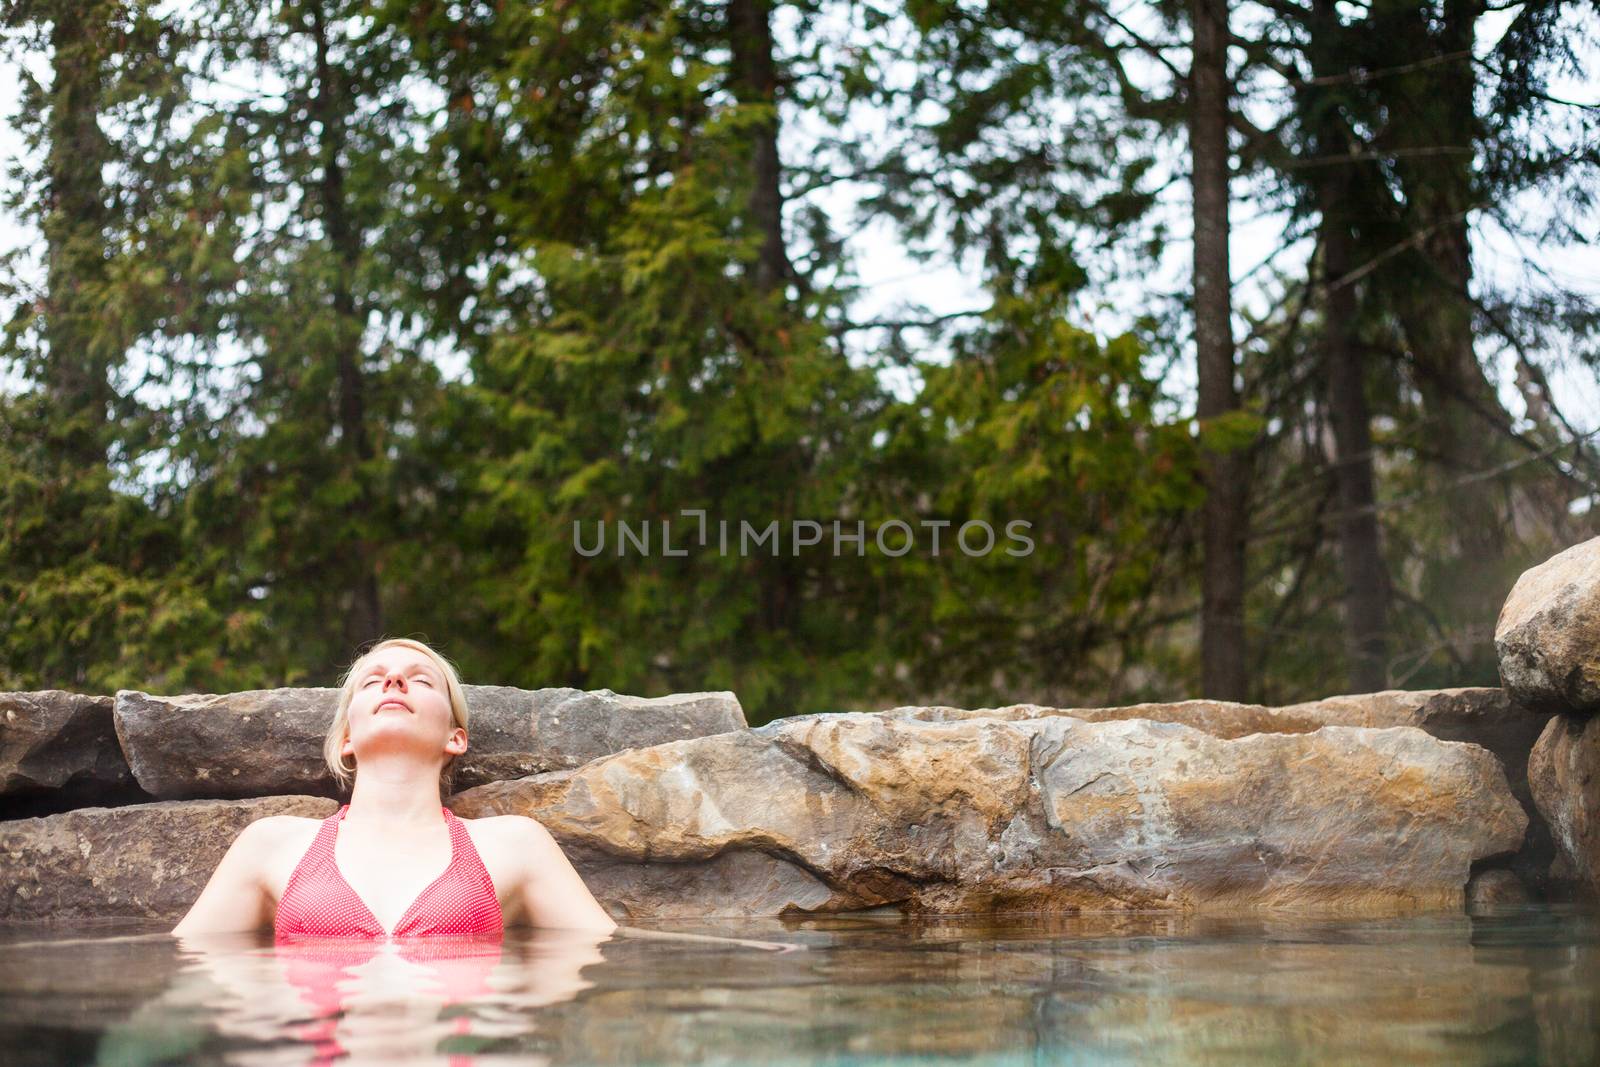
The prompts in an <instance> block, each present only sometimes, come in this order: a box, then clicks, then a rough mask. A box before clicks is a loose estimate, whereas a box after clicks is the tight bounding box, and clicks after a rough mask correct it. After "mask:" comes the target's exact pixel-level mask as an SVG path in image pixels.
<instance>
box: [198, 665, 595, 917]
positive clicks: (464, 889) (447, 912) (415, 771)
mask: <svg viewBox="0 0 1600 1067" xmlns="http://www.w3.org/2000/svg"><path fill="white" fill-rule="evenodd" d="M466 750H467V703H466V698H465V696H464V694H463V693H462V690H461V680H460V678H459V677H457V675H456V671H455V668H454V667H453V666H452V665H451V664H450V663H449V661H447V660H446V659H444V657H442V656H440V655H439V654H438V653H437V652H435V651H434V650H433V649H431V648H429V647H428V646H427V645H425V644H423V643H422V642H420V641H412V640H408V639H404V638H398V639H393V640H388V641H383V642H380V643H379V644H377V645H375V646H373V648H372V649H371V650H370V651H368V652H367V653H366V654H365V655H363V656H361V657H360V658H358V659H357V660H356V662H355V663H354V664H352V665H351V667H350V670H349V671H348V672H347V673H346V674H345V676H344V678H343V680H342V681H341V684H340V689H339V705H338V710H337V711H336V712H335V713H334V717H333V723H332V725H331V726H330V727H329V729H328V735H327V739H326V741H325V743H324V745H323V757H324V759H325V760H326V761H327V763H328V766H329V768H330V769H332V771H333V773H334V776H335V777H336V778H337V779H338V780H339V782H340V784H341V785H349V784H350V782H351V781H352V779H353V780H354V788H353V790H352V792H351V794H350V801H349V803H347V804H345V805H343V806H341V807H340V808H339V810H338V811H337V812H335V813H334V814H332V815H330V816H328V817H327V818H326V819H308V818H300V817H297V816H293V815H272V816H268V817H266V818H263V819H258V820H256V821H255V822H253V823H251V824H250V825H248V826H246V827H245V828H244V829H243V830H242V831H240V833H239V836H238V837H237V838H236V839H235V840H234V842H233V844H232V846H230V847H229V849H228V852H227V854H226V855H225V856H223V857H222V862H221V863H220V864H218V866H217V869H216V871H215V872H214V873H213V874H212V875H211V880H210V881H209V882H208V883H207V884H206V887H205V889H204V890H203V891H202V892H201V894H200V896H199V898H198V899H197V900H196V901H195V902H194V905H193V906H192V907H191V908H190V909H189V913H188V914H187V915H185V916H184V917H183V919H182V921H180V922H179V923H178V925H177V926H176V927H174V928H173V930H172V933H173V934H174V935H176V936H180V937H182V936H185V935H189V934H201V933H213V932H218V933H220V932H227V931H243V930H256V929H260V928H261V927H264V926H266V925H268V924H269V923H270V924H272V925H273V927H274V931H275V933H276V935H277V937H278V939H279V940H283V939H286V938H294V937H299V936H341V937H408V936H422V935H430V934H496V933H499V932H500V931H501V929H502V928H503V927H505V926H517V925H526V926H538V927H554V928H562V929H571V930H588V931H593V932H598V933H601V934H609V933H611V932H612V931H614V930H615V929H617V924H616V922H614V921H613V920H612V919H611V917H610V916H609V915H607V914H606V912H605V909H604V908H602V907H601V906H600V904H599V903H598V902H597V901H596V900H595V899H594V896H593V895H592V894H591V893H590V892H589V890H588V887H587V886H585V885H584V884H583V880H582V878H580V877H579V876H578V872H577V871H575V870H574V869H573V867H572V864H571V863H570V862H568V860H567V857H566V856H565V855H564V854H563V853H562V851H561V847H560V846H559V845H558V844H557V843H556V841H555V839H554V838H553V837H551V836H550V833H549V831H547V830H546V829H545V828H544V827H543V826H542V825H540V824H539V823H538V822H536V821H534V820H533V819H530V818H527V817H525V816H522V815H498V816H494V817H492V818H485V819H461V818H458V817H457V816H456V815H455V814H454V813H452V812H451V811H450V810H449V809H448V808H446V807H444V805H443V804H442V803H441V802H440V798H441V796H442V795H443V794H445V793H448V791H449V787H450V782H451V778H452V777H453V773H452V765H453V764H454V763H455V760H456V758H457V757H459V756H460V755H461V754H462V753H463V752H465V751H466ZM358 770H359V772H360V773H357V771H358Z"/></svg>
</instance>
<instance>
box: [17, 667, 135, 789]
mask: <svg viewBox="0 0 1600 1067" xmlns="http://www.w3.org/2000/svg"><path fill="white" fill-rule="evenodd" d="M149 799H150V797H149V796H148V795H147V794H145V793H144V791H143V790H141V789H140V788H139V786H138V783H137V782H135V781H134V778H133V772H132V771H131V770H130V769H129V767H128V761H127V760H126V759H124V758H123V756H122V750H121V749H120V748H118V747H117V734H116V730H115V729H114V728H113V726H112V718H111V698H110V697H108V696H91V695H87V694H83V693H68V692H64V691H62V690H59V689H46V690H42V691H39V692H32V693H0V818H17V817H20V816H23V815H32V814H36V813H38V810H37V809H38V808H40V807H41V806H47V807H50V808H52V810H64V809H65V808H70V807H82V806H87V805H90V804H127V803H134V802H136V801H139V800H149Z"/></svg>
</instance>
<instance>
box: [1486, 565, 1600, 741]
mask: <svg viewBox="0 0 1600 1067" xmlns="http://www.w3.org/2000/svg"><path fill="white" fill-rule="evenodd" d="M1494 647H1495V651H1496V652H1497V653H1499V656H1500V680H1501V682H1502V683H1503V684H1504V685H1505V687H1506V688H1507V689H1508V690H1510V691H1511V695H1512V696H1513V697H1514V698H1515V699H1516V700H1517V701H1518V702H1520V703H1522V704H1526V705H1527V706H1528V707H1530V708H1534V709H1536V710H1540V711H1545V712H1557V711H1576V712H1585V713H1590V712H1596V711H1600V537H1597V538H1595V539H1594V540H1592V541H1585V542H1584V543H1583V544H1580V545H1574V546H1573V547H1571V548H1569V549H1567V550H1566V551H1565V552H1562V553H1560V554H1559V555H1556V556H1553V557H1551V558H1550V559H1548V560H1546V561H1545V562H1543V563H1541V564H1540V565H1539V566H1537V567H1534V568H1533V569H1532V570H1530V571H1528V572H1526V573H1525V574H1523V576H1522V577H1521V578H1519V579H1517V584H1516V585H1515V586H1513V587H1512V589H1511V595H1510V596H1508V597H1507V598H1506V602H1505V606H1504V607H1502V608H1501V609H1500V619H1499V621H1498V622H1497V623H1496V624H1495V628H1494Z"/></svg>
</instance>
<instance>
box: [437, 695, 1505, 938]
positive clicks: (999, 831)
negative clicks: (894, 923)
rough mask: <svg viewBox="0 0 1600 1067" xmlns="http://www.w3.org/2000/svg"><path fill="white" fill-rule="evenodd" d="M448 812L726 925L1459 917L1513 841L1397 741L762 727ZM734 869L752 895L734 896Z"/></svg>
mask: <svg viewBox="0 0 1600 1067" xmlns="http://www.w3.org/2000/svg"><path fill="white" fill-rule="evenodd" d="M451 806H452V807H453V808H454V809H455V810H456V811H457V812H458V813H460V814H462V815H467V816H481V815H489V814H499V813H520V814H526V815H530V816H533V817H534V818H537V819H539V820H540V821H542V822H543V823H544V824H545V825H546V826H548V827H549V828H550V829H551V831H552V832H554V833H555V834H556V835H557V837H558V838H559V839H561V840H562V841H563V843H564V844H566V845H568V846H569V847H570V848H572V849H573V850H574V855H575V857H578V858H580V859H582V861H583V863H584V864H587V865H582V864H581V865H580V870H581V871H583V873H584V875H585V878H586V879H588V880H590V886H591V888H592V889H593V890H594V891H595V893H596V895H597V896H598V897H600V899H601V900H602V901H603V902H606V903H607V904H608V906H610V907H612V908H613V911H614V913H620V914H623V915H627V916H646V915H655V914H661V913H663V911H666V910H671V911H673V912H674V913H679V912H678V909H682V908H683V907H684V906H685V905H684V900H685V899H686V898H687V899H690V900H691V901H692V906H693V908H695V909H702V908H709V909H712V910H710V911H702V912H701V913H705V914H745V915H758V914H774V913H775V912H781V911H839V910H849V909H855V908H864V907H873V906H878V905H884V904H902V905H904V906H906V907H907V908H908V909H911V910H920V911H933V912H954V911H969V910H976V911H991V910H996V911H1006V910H1036V911H1068V910H1075V909H1117V908H1169V909H1188V908H1202V907H1256V906H1260V905H1275V906H1298V905H1309V906H1318V907H1326V908H1334V909H1340V910H1356V911H1367V910H1389V909H1394V908H1410V907H1448V908H1460V907H1461V906H1462V903H1463V887H1464V886H1465V884H1466V882H1467V878H1468V875H1469V873H1470V867H1471V865H1472V863H1473V862H1474V861H1476V860H1480V859H1483V858H1485V857H1488V856H1498V855H1505V854H1509V853H1512V852H1514V851H1515V850H1516V849H1517V847H1518V846H1519V845H1520V844H1521V842H1522V839H1523V835H1524V831H1525V829H1526V827H1527V816H1526V815H1525V814H1524V813H1523V811H1522V810H1521V808H1520V806H1519V805H1518V804H1517V802H1516V799H1515V798H1514V797H1513V796H1512V794H1511V790H1510V787H1509V786H1508V784H1507V782H1506V777H1505V772H1504V770H1503V769H1502V768H1501V766H1500V764H1499V761H1498V760H1496V759H1495V758H1494V757H1493V756H1492V755H1490V754H1489V753H1488V752H1487V751H1485V750H1484V749H1482V748H1480V747H1478V746H1475V745H1468V744H1459V743H1451V742H1443V741H1439V740H1437V739H1435V738H1433V737H1430V736H1429V735H1428V734H1426V733H1424V732H1422V731H1421V730H1418V729H1414V728H1410V727H1394V728H1389V729H1366V728H1349V727H1338V726H1330V727H1325V728H1323V729H1321V730H1317V731H1315V732H1312V733H1299V734H1295V733H1254V734H1250V735H1248V736H1244V737H1240V738H1236V739H1222V738H1217V737H1214V736H1211V735H1210V734H1207V733H1204V732H1202V731H1199V730H1196V729H1193V728H1190V727H1187V726H1183V725H1180V724H1171V723H1158V722H1151V721H1148V720H1142V719H1134V720H1123V721H1108V722H1101V723H1090V722H1084V721H1082V720H1079V719H1075V718H1071V717H1066V716H1059V715H1057V716H1044V717H1036V718H1019V719H1017V720H1014V721H1003V720H1000V719H994V718H989V719H967V720H961V721H954V722H927V721H922V720H918V719H914V718H896V717H894V716H891V715H877V714H864V713H857V714H842V715H828V716H809V717H805V718H801V719H786V720H779V721H777V722H774V723H772V724H770V725H769V726H765V727H762V728H761V729H758V730H750V731H745V732H742V733H736V734H724V735H721V736H717V737H707V738H699V739H695V740H689V741H680V742H673V743H671V744H665V745H658V746H655V747H653V748H648V749H636V750H632V751H629V752H623V753H619V754H618V755H615V756H611V757H607V758H603V759H599V760H596V761H594V762H593V763H590V764H588V765H586V766H584V767H581V768H578V769H576V770H574V771H571V772H569V773H564V774H559V775H541V776H536V777H533V778H530V779H525V780H522V781H517V782H511V781H504V782H498V783H495V784H493V785H489V786H484V787H479V788H477V789H470V790H466V791H464V792H462V793H458V794H457V795H456V796H455V797H453V798H452V800H451ZM740 856H746V857H750V858H752V859H759V860H760V870H761V872H762V877H761V878H759V879H757V880H756V881H757V883H759V884H754V885H752V883H750V882H748V881H747V880H746V879H744V878H736V877H731V876H730V874H729V872H730V868H729V865H730V864H732V863H733V862H735V860H736V858H737V857H740ZM597 858H598V860H599V861H598V862H596V859H597ZM575 862H578V859H575ZM663 867H666V868H668V870H667V871H666V872H663V871H662V868H663ZM662 893H667V894H669V895H667V896H661V895H660V894H662Z"/></svg>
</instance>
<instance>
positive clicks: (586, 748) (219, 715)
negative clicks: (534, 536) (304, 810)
mask: <svg viewBox="0 0 1600 1067" xmlns="http://www.w3.org/2000/svg"><path fill="white" fill-rule="evenodd" d="M465 690H466V696H467V705H468V707H469V708H470V709H471V723H470V725H469V727H468V731H467V732H468V735H469V738H470V741H469V747H468V749H467V752H466V754H465V755H463V756H462V757H461V758H460V759H458V760H457V763H456V784H457V786H458V787H461V788H466V787H470V786H473V785H478V784H481V783H483V782H491V781H495V780H498V779H501V778H519V777H523V776H525V775H529V774H537V773H540V772H543V771H550V770H556V769H560V768H566V767H576V766H579V765H581V764H583V763H587V762H588V761H589V760H592V759H595V758H596V757H599V756H604V755H609V754H611V753H613V752H619V751H621V750H622V749H625V748H632V747H637V746H645V745H655V744H660V743H662V742H664V741H675V740H679V739H682V738H688V737H699V736H703V735H705V734H715V733H722V732H724V731H727V730H742V729H744V728H745V725H746V724H745V718H744V711H743V709H741V708H740V706H739V701H738V698H737V697H735V696H734V695H733V694H732V693H728V692H715V693H677V694H673V695H671V696H664V697H634V696H623V695H621V694H618V693H613V692H612V691H611V690H609V689H601V690H598V691H595V692H584V691H582V690H578V689H565V688H552V689H534V690H527V689H513V688H510V687H508V686H488V685H469V686H466V687H465ZM338 699H339V691H338V690H337V689H331V688H305V689H264V690H254V691H247V692H240V693H224V694H217V695H210V694H197V695H189V696H152V695H150V694H148V693H140V692H135V691H133V690H123V691H122V692H119V693H118V694H117V697H116V704H115V709H114V719H115V723H116V733H117V737H118V738H119V739H120V741H121V744H122V750H123V752H125V753H126V754H127V759H128V763H129V765H130V766H131V767H132V769H133V774H134V776H135V777H136V778H137V779H138V781H139V784H140V785H141V786H142V787H143V788H144V789H145V790H147V791H148V792H149V793H150V794H151V795H153V796H157V797H161V798H163V799H174V800H176V799H190V798H196V797H219V798H226V797H257V796H272V795H276V794H283V793H299V794H310V795H313V796H326V797H337V796H338V795H339V792H338V787H337V785H336V784H335V782H334V779H333V776H332V775H331V774H330V773H329V771H328V768H327V766H326V764H324V763H323V761H322V740H323V737H324V735H325V734H326V733H327V729H328V725H329V724H330V723H331V722H332V721H333V715H334V711H335V710H336V709H337V707H338Z"/></svg>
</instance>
